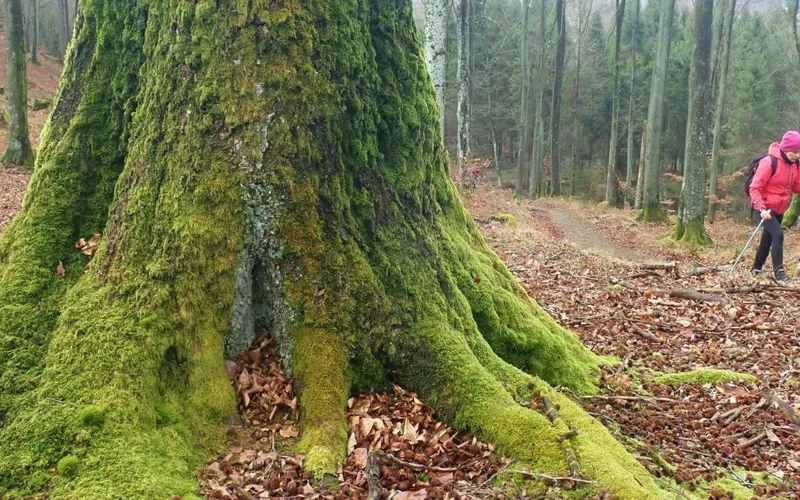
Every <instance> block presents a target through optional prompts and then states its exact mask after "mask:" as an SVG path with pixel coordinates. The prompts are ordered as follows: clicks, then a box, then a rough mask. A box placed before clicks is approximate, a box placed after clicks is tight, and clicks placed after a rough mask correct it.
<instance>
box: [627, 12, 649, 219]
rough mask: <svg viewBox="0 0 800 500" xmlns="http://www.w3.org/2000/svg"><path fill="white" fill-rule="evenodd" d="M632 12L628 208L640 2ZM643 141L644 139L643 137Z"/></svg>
mask: <svg viewBox="0 0 800 500" xmlns="http://www.w3.org/2000/svg"><path fill="white" fill-rule="evenodd" d="M634 4H635V5H634V10H633V31H632V33H631V85H630V93H629V95H628V144H627V148H626V156H627V158H626V159H627V162H626V168H625V196H624V197H623V205H624V206H625V207H628V206H629V201H630V199H631V194H632V193H633V192H634V191H635V189H636V188H635V186H634V185H633V171H634V165H635V163H636V160H635V158H636V156H635V155H636V151H634V149H633V136H634V130H635V128H636V126H635V125H636V122H635V120H634V113H633V111H634V107H635V103H636V51H637V46H636V41H637V38H638V33H639V13H640V11H641V5H640V0H634ZM643 139H644V137H643Z"/></svg>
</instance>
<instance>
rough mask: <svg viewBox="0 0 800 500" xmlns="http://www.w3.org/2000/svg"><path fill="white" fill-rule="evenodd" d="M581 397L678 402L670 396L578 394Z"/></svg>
mask: <svg viewBox="0 0 800 500" xmlns="http://www.w3.org/2000/svg"><path fill="white" fill-rule="evenodd" d="M580 398H581V399H618V400H621V401H645V402H647V403H653V402H659V403H679V402H680V401H678V400H677V399H670V398H655V397H650V396H602V395H591V394H590V395H585V396H580Z"/></svg>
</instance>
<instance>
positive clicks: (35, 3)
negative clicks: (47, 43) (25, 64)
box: [31, 0, 39, 64]
mask: <svg viewBox="0 0 800 500" xmlns="http://www.w3.org/2000/svg"><path fill="white" fill-rule="evenodd" d="M31 6H32V8H33V22H32V23H31V30H32V33H31V63H32V64H39V0H31Z"/></svg>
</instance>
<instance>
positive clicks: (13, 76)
mask: <svg viewBox="0 0 800 500" xmlns="http://www.w3.org/2000/svg"><path fill="white" fill-rule="evenodd" d="M24 22H25V20H24V18H23V14H22V3H21V0H6V30H5V31H6V53H7V58H8V63H7V67H6V86H7V87H8V117H9V124H8V145H7V146H6V150H5V152H4V153H3V156H2V158H0V162H2V163H11V164H13V165H21V166H24V167H30V168H33V148H31V140H30V136H29V135H28V77H27V73H26V68H25V66H26V62H27V57H26V55H25V40H24V35H23V33H22V26H23V24H24Z"/></svg>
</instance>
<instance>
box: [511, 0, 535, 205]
mask: <svg viewBox="0 0 800 500" xmlns="http://www.w3.org/2000/svg"><path fill="white" fill-rule="evenodd" d="M522 9H523V14H522V36H521V37H520V38H521V46H520V50H521V52H522V87H521V90H520V94H522V97H521V100H522V102H521V104H520V117H519V121H520V127H521V129H522V135H521V136H520V141H519V157H517V183H516V187H515V193H514V194H515V195H516V196H518V197H522V196H523V195H524V193H525V177H526V174H527V169H528V165H529V158H528V154H529V151H530V142H529V140H530V137H529V136H530V122H531V117H530V112H529V111H528V94H529V89H528V87H529V85H528V84H529V83H530V78H531V77H530V61H528V18H529V13H530V1H529V0H523V2H522Z"/></svg>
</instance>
